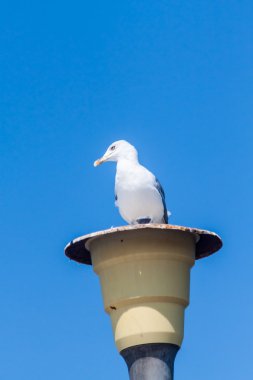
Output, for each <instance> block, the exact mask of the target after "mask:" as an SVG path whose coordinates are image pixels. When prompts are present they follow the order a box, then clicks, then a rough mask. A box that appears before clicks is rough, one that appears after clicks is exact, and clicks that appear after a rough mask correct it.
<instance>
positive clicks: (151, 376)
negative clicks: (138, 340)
mask: <svg viewBox="0 0 253 380" xmlns="http://www.w3.org/2000/svg"><path fill="white" fill-rule="evenodd" d="M179 348H180V347H179V346H177V345H175V344H170V343H149V344H140V345H138V346H132V347H128V348H126V349H124V350H122V351H121V352H120V354H121V355H122V356H123V358H124V360H125V362H126V364H127V366H128V372H129V377H130V380H173V374H174V360H175V357H176V354H177V352H178V350H179Z"/></svg>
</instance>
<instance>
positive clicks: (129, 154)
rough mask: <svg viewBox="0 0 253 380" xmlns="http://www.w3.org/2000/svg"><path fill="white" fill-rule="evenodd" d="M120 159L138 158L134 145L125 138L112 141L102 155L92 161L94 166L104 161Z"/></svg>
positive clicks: (134, 159) (135, 159)
mask: <svg viewBox="0 0 253 380" xmlns="http://www.w3.org/2000/svg"><path fill="white" fill-rule="evenodd" d="M120 159H126V160H131V161H137V159H138V154H137V150H136V149H135V147H134V146H133V145H131V144H130V143H129V142H127V141H125V140H118V141H115V142H114V143H112V144H111V145H110V146H109V148H108V149H107V151H106V152H105V154H104V155H103V157H101V158H99V159H98V160H96V161H95V162H94V166H98V165H101V164H102V163H103V162H106V161H116V162H118V161H119V160H120Z"/></svg>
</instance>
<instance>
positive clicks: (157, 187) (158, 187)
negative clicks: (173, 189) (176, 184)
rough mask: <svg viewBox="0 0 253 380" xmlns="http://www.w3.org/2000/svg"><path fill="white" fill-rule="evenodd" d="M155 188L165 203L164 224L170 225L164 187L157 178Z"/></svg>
mask: <svg viewBox="0 0 253 380" xmlns="http://www.w3.org/2000/svg"><path fill="white" fill-rule="evenodd" d="M155 188H156V189H157V190H158V192H159V194H160V195H161V198H162V202H163V208H164V214H163V219H164V223H166V224H167V223H168V213H167V207H166V203H165V192H164V190H163V188H162V185H161V184H160V182H159V181H158V179H157V178H156V179H155Z"/></svg>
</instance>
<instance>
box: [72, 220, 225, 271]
mask: <svg viewBox="0 0 253 380" xmlns="http://www.w3.org/2000/svg"><path fill="white" fill-rule="evenodd" d="M138 229H161V230H174V231H181V232H188V233H191V234H194V235H195V236H196V238H197V240H196V260H198V259H201V258H204V257H207V256H210V255H212V254H213V253H215V252H217V251H218V250H219V249H220V248H221V247H222V240H221V238H220V237H219V236H218V235H217V234H216V233H214V232H210V231H206V230H201V229H198V228H191V227H183V226H174V225H171V224H137V225H129V226H121V227H114V228H110V229H107V230H103V231H97V232H93V233H91V234H88V235H84V236H80V237H78V238H76V239H74V240H72V241H71V242H70V243H69V244H67V246H66V247H65V254H66V256H67V257H69V258H70V259H71V260H75V261H77V262H78V263H81V264H87V265H91V256H90V252H89V250H88V249H87V248H86V243H87V241H88V240H89V239H91V238H95V237H99V236H106V235H110V234H115V233H117V232H124V231H131V230H138Z"/></svg>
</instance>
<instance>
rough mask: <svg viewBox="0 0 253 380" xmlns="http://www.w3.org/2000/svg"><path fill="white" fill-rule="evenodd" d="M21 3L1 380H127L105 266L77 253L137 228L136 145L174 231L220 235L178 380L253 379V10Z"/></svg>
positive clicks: (10, 45) (3, 60)
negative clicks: (87, 240) (120, 192)
mask: <svg viewBox="0 0 253 380" xmlns="http://www.w3.org/2000/svg"><path fill="white" fill-rule="evenodd" d="M40 3H41V4H40V5H39V4H38V2H34V1H33V2H32V1H23V2H18V1H9V2H5V4H2V5H1V10H0V45H1V46H0V52H1V53H0V90H1V102H0V153H1V156H0V157H1V158H0V171H1V175H0V192H1V194H0V212H1V229H0V231H1V232H0V234H1V265H0V282H1V286H0V299H1V316H0V321H1V323H0V330H1V333H0V336H1V338H0V357H1V365H0V378H1V379H3V380H16V379H19V380H45V379H47V380H55V379H61V380H69V379H74V380H83V379H87V380H92V379H95V380H98V379H104V380H107V379H108V380H109V379H110V380H113V379H115V380H116V379H117V380H118V379H122V380H127V379H128V374H127V370H126V367H125V364H124V362H123V360H122V359H121V357H120V356H119V355H118V353H117V351H116V348H115V346H114V341H113V337H112V332H111V326H110V320H109V317H108V316H107V315H106V314H105V313H104V311H103V305H102V299H101V294H100V288H99V283H98V278H97V277H96V275H95V274H94V273H93V271H92V268H91V267H86V266H82V265H78V264H76V263H74V262H70V261H69V260H68V259H67V258H66V257H65V256H64V252H63V249H64V246H65V244H66V243H67V242H68V241H70V240H71V239H72V238H74V237H77V236H79V235H82V234H85V233H89V232H92V231H96V230H99V229H104V228H108V227H110V226H111V225H114V226H115V225H122V224H123V223H124V222H123V220H121V218H120V216H119V215H118V212H117V209H115V208H114V195H113V193H114V191H113V187H114V172H115V167H114V165H113V164H106V165H104V166H102V167H99V168H97V169H95V168H93V166H92V163H93V161H94V160H95V159H96V158H98V157H99V156H101V154H103V153H104V151H105V149H106V147H107V145H109V144H110V143H111V142H113V141H114V140H117V139H127V140H129V141H130V142H132V143H133V144H134V145H135V146H136V147H137V149H138V150H139V156H140V160H141V162H142V163H143V164H145V165H146V166H147V167H149V168H150V169H151V170H152V171H153V172H154V173H155V174H156V175H157V177H158V178H159V180H160V181H161V183H162V184H163V187H164V189H165V192H166V197H167V204H168V207H169V209H170V210H171V211H172V213H173V217H172V218H171V223H173V224H180V225H187V226H193V227H199V228H206V229H210V230H214V231H216V232H217V233H219V234H220V235H221V236H222V238H223V240H224V248H223V249H222V251H221V252H220V253H219V254H217V255H214V256H212V257H210V258H207V259H204V260H202V261H199V262H197V263H196V266H195V267H194V269H193V271H192V283H191V304H190V306H189V308H188V309H187V312H186V326H185V339H184V343H183V346H182V349H181V351H180V352H179V354H178V357H177V360H176V368H175V379H176V380H183V379H186V378H187V379H194V380H198V379H199V380H203V379H205V380H213V379H214V378H215V379H216V380H224V379H230V380H238V379H250V378H252V377H253V370H252V352H250V347H252V340H253V332H252V319H253V306H252V289H253V280H252V278H253V276H252V268H253V253H252V245H253V244H252V242H253V238H252V234H253V233H252V212H253V210H252V202H251V199H252V153H251V149H252V140H253V130H252V122H253V69H252V67H253V48H252V38H253V28H252V20H253V5H252V1H251V0H249V1H246V0H242V1H239V0H238V1H235V0H232V1H229V2H225V1H220V0H214V1H205V0H204V1H203V0H201V1H200V0H199V1H197V0H193V1H190V2H189V1H159V0H158V1H150V0H145V1H133V0H128V1H106V2H105V1H96V0H95V1H90V2H87V1H86V2H85V1H72V2H64V1H63V2H62V1H61V2H60V1H54V2H49V1H44V2H40Z"/></svg>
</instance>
